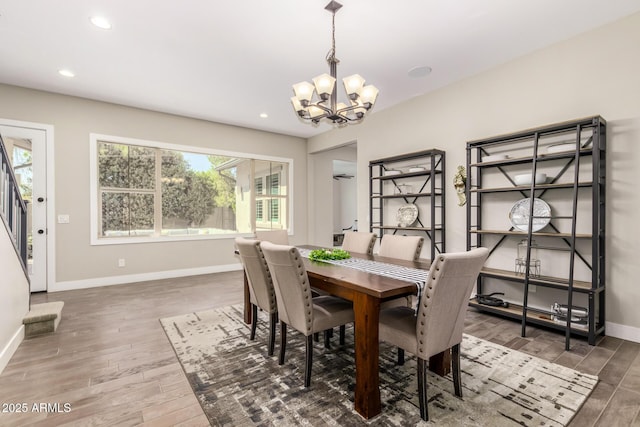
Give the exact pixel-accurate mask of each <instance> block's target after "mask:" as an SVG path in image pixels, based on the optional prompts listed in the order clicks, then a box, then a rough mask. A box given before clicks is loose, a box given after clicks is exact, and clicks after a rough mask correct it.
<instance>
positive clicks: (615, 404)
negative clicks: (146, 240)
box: [0, 272, 640, 427]
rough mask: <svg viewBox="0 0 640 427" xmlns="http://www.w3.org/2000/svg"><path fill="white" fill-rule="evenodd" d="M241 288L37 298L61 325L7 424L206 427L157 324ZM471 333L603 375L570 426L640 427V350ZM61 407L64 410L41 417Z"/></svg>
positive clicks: (233, 298)
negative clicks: (59, 306) (55, 308)
mask: <svg viewBox="0 0 640 427" xmlns="http://www.w3.org/2000/svg"><path fill="white" fill-rule="evenodd" d="M242 286H243V285H242V274H241V272H231V273H220V274H211V275H203V276H194V277H186V278H181V279H171V280H158V281H152V282H143V283H135V284H128V285H120V286H107V287H101V288H93V289H87V290H77V291H66V292H57V293H51V294H46V293H42V294H36V295H34V297H33V303H39V302H46V301H58V300H61V301H64V302H65V306H64V310H63V316H62V322H61V323H60V326H59V328H58V331H57V332H56V333H55V334H51V335H47V336H42V337H38V338H32V339H27V340H25V341H24V342H23V343H22V344H21V345H20V347H19V348H18V350H17V352H16V353H15V355H14V356H13V358H12V359H11V361H10V362H9V364H8V365H7V367H6V368H5V370H4V372H3V373H2V374H1V375H0V404H2V405H3V407H4V408H0V409H10V408H8V407H7V406H6V405H10V404H23V403H24V404H26V405H27V407H28V411H27V412H26V413H16V412H13V413H6V412H5V413H3V412H0V425H2V426H7V427H8V426H22V425H29V426H61V425H75V426H87V425H118V426H126V425H145V426H206V425H208V422H207V419H206V417H205V416H204V414H203V412H202V410H201V409H200V406H199V404H198V401H197V400H196V398H195V396H194V394H193V393H192V391H191V388H190V386H189V384H188V382H187V379H186V377H185V375H184V373H183V371H182V368H181V367H180V364H179V362H178V359H177V358H176V356H175V354H174V352H173V349H172V347H171V345H170V344H169V341H168V340H167V338H166V336H165V334H164V331H163V330H162V327H161V326H160V322H159V321H158V319H159V318H162V317H168V316H174V315H179V314H184V313H188V312H192V311H201V310H206V309H208V308H214V307H223V306H227V305H231V304H237V303H240V302H241V301H242V296H243V287H242ZM465 332H467V333H469V334H471V335H475V336H478V337H481V338H484V339H487V340H489V341H493V342H496V343H499V344H502V345H505V346H507V347H510V348H514V349H517V350H520V351H523V352H526V353H529V354H533V355H535V356H537V357H540V358H543V359H546V360H549V361H552V362H555V363H559V364H562V365H565V366H569V367H571V368H575V369H578V370H580V371H583V372H587V373H591V374H597V375H598V376H599V377H600V382H599V383H598V386H597V387H596V389H595V391H594V392H593V394H592V395H591V397H590V398H589V399H588V401H587V402H586V403H585V405H584V406H583V407H582V409H581V410H580V412H579V413H578V414H577V416H576V417H575V418H574V420H573V422H572V423H571V426H572V427H576V426H579V427H582V426H607V427H608V426H640V415H639V411H640V344H637V343H632V342H628V341H623V340H620V339H616V338H610V337H605V338H603V339H601V340H599V342H598V345H597V346H595V347H594V346H589V345H588V344H587V343H586V341H584V340H582V339H578V338H576V339H573V340H572V349H571V351H568V352H567V351H564V335H562V334H560V333H558V332H554V331H548V330H544V329H536V328H533V327H530V328H528V333H527V337H526V338H522V337H520V324H519V323H518V322H513V321H509V320H505V319H501V318H498V317H494V316H489V315H485V314H481V313H478V312H476V311H475V310H473V309H470V310H469V314H468V316H467V326H466V329H465ZM56 403H58V404H59V405H60V408H59V410H60V411H61V412H51V410H52V409H56V408H55V406H51V405H50V407H49V408H48V412H47V411H43V412H34V411H33V409H34V408H33V405H34V404H36V406H37V407H39V405H40V404H56ZM65 403H68V404H70V405H71V410H70V412H64V410H65V407H64V406H63V405H64V404H65ZM42 409H45V408H42ZM13 410H15V406H14V407H13Z"/></svg>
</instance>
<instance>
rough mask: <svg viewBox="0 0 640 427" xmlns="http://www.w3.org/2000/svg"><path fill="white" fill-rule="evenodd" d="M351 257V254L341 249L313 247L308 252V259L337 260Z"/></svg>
mask: <svg viewBox="0 0 640 427" xmlns="http://www.w3.org/2000/svg"><path fill="white" fill-rule="evenodd" d="M348 258H351V254H350V253H349V252H347V251H345V250H343V249H314V250H312V251H311V252H309V259H311V260H314V261H325V260H339V259H348Z"/></svg>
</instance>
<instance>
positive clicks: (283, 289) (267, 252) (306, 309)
mask: <svg viewBox="0 0 640 427" xmlns="http://www.w3.org/2000/svg"><path fill="white" fill-rule="evenodd" d="M261 248H262V252H263V253H264V257H265V259H266V261H267V264H268V265H269V270H270V271H271V277H272V279H273V285H274V287H275V290H276V301H277V304H278V315H279V316H280V320H281V321H284V322H285V323H286V324H288V325H290V326H291V327H293V328H294V329H296V330H298V331H300V332H302V333H303V334H304V335H305V336H309V335H311V334H312V333H313V331H312V329H313V301H312V299H313V297H312V295H311V286H310V284H309V278H308V277H307V270H306V269H305V267H304V262H303V260H302V257H301V256H300V253H299V252H298V249H296V248H295V247H294V246H287V245H276V244H273V243H271V242H262V243H261Z"/></svg>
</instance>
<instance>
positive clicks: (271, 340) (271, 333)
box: [267, 313, 278, 356]
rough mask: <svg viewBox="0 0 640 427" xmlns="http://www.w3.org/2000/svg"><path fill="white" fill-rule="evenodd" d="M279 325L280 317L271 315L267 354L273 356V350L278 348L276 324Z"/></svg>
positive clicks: (274, 314)
mask: <svg viewBox="0 0 640 427" xmlns="http://www.w3.org/2000/svg"><path fill="white" fill-rule="evenodd" d="M277 323H278V315H277V314H276V313H271V316H270V317H269V350H268V352H267V354H269V356H273V350H274V349H275V347H276V324H277Z"/></svg>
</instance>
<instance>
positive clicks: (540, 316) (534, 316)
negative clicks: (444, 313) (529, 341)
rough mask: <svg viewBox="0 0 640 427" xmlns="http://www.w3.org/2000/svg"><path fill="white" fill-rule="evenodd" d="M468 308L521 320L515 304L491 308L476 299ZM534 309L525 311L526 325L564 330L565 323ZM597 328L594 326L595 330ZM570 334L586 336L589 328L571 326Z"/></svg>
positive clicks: (519, 307) (520, 309) (470, 302)
mask: <svg viewBox="0 0 640 427" xmlns="http://www.w3.org/2000/svg"><path fill="white" fill-rule="evenodd" d="M469 306H471V307H474V308H477V309H478V310H481V311H487V312H490V313H493V314H498V315H500V316H504V317H509V318H511V319H516V320H522V306H520V305H516V304H509V307H493V306H490V305H485V304H480V303H478V301H477V300H476V298H472V299H471V300H470V301H469ZM534 310H535V309H529V310H527V323H531V324H538V325H542V326H547V327H550V328H553V329H558V330H561V331H564V330H566V327H567V326H566V323H558V322H556V321H555V320H553V319H552V318H551V315H550V314H547V313H541V312H539V311H537V310H535V311H534ZM598 328H599V327H598V326H596V328H595V329H598ZM571 333H573V334H576V335H581V336H587V335H588V334H589V328H588V327H587V325H585V327H584V328H583V327H579V326H573V327H571Z"/></svg>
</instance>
